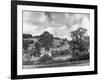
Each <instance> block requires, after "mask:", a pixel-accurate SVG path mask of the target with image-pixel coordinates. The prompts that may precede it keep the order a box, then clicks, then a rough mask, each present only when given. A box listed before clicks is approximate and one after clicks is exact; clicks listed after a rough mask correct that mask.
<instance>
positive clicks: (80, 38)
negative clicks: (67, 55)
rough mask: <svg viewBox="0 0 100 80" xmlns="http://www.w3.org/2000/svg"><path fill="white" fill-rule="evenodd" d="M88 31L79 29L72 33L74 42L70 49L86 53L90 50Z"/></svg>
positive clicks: (71, 43) (72, 41)
mask: <svg viewBox="0 0 100 80" xmlns="http://www.w3.org/2000/svg"><path fill="white" fill-rule="evenodd" d="M86 31H87V30H86V29H84V28H78V29H77V30H76V31H73V32H71V36H72V40H71V42H70V45H71V47H70V49H71V50H72V52H74V51H75V50H76V49H78V50H79V51H81V52H82V51H84V50H87V51H88V49H89V36H85V34H86Z"/></svg>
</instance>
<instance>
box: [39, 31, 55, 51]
mask: <svg viewBox="0 0 100 80" xmlns="http://www.w3.org/2000/svg"><path fill="white" fill-rule="evenodd" d="M39 42H40V45H41V47H44V48H45V49H46V50H47V51H48V50H49V49H50V47H52V45H53V35H52V34H50V33H49V32H47V31H45V32H44V33H43V34H42V35H40V38H39Z"/></svg>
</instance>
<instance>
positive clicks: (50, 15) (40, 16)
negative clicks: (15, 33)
mask: <svg viewBox="0 0 100 80" xmlns="http://www.w3.org/2000/svg"><path fill="white" fill-rule="evenodd" d="M78 27H83V28H86V29H87V30H88V34H89V27H90V26H89V14H84V13H83V14H82V13H81V14H80V13H62V12H39V11H24V12H23V33H29V34H32V35H33V36H34V35H39V34H41V33H43V32H44V31H49V32H50V33H52V34H53V35H54V36H57V37H60V38H67V39H69V40H70V39H71V36H70V32H71V31H74V30H76V29H77V28H78Z"/></svg>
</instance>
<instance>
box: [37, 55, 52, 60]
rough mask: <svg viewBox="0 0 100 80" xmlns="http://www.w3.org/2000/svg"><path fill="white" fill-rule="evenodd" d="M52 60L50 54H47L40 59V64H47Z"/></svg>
mask: <svg viewBox="0 0 100 80" xmlns="http://www.w3.org/2000/svg"><path fill="white" fill-rule="evenodd" d="M51 60H52V57H50V56H49V55H48V54H45V55H43V56H42V57H41V58H40V60H39V61H40V62H47V61H51Z"/></svg>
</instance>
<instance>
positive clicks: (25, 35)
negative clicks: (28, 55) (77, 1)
mask: <svg viewBox="0 0 100 80" xmlns="http://www.w3.org/2000/svg"><path fill="white" fill-rule="evenodd" d="M23 38H24V39H25V38H32V35H31V34H23Z"/></svg>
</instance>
